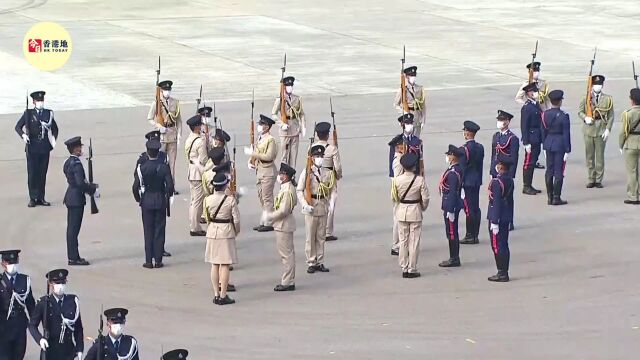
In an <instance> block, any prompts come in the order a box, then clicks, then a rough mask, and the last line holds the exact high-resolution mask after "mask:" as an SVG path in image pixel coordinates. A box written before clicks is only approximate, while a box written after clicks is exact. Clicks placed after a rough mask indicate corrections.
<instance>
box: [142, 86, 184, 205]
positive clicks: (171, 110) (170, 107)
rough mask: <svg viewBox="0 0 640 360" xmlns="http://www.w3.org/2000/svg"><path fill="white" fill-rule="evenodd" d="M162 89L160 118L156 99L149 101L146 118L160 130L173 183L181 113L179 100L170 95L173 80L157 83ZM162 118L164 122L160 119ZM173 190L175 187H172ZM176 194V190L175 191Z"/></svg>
mask: <svg viewBox="0 0 640 360" xmlns="http://www.w3.org/2000/svg"><path fill="white" fill-rule="evenodd" d="M158 86H159V87H160V89H161V90H162V95H161V97H160V102H161V103H162V104H161V105H162V106H161V110H162V118H161V117H159V116H158V114H157V113H156V101H155V100H154V101H153V103H151V108H150V109H149V115H147V120H148V121H149V124H151V125H152V126H153V127H154V128H156V129H157V130H159V131H160V133H161V137H160V142H161V143H162V145H163V148H162V150H163V151H164V152H165V153H167V158H168V161H169V168H171V176H172V177H173V183H174V184H175V182H176V155H177V154H178V144H179V143H180V137H182V115H181V114H180V100H178V99H176V98H174V97H172V96H171V87H172V86H173V81H171V80H164V81H161V82H159V83H158ZM162 119H164V122H163V121H162ZM174 191H175V189H174ZM175 194H176V195H177V194H178V192H177V191H175Z"/></svg>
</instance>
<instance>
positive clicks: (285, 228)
mask: <svg viewBox="0 0 640 360" xmlns="http://www.w3.org/2000/svg"><path fill="white" fill-rule="evenodd" d="M297 204H298V200H297V198H296V188H295V187H294V186H293V184H292V183H291V181H289V182H287V183H285V184H282V185H281V186H280V192H279V193H278V196H276V200H275V203H274V205H273V213H271V214H269V218H270V219H271V220H273V228H274V229H275V230H277V231H282V232H294V231H296V219H295V218H294V217H293V208H295V207H296V205H297Z"/></svg>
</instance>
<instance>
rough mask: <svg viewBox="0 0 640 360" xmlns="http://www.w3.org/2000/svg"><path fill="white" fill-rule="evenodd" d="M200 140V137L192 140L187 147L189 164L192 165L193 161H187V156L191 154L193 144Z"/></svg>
mask: <svg viewBox="0 0 640 360" xmlns="http://www.w3.org/2000/svg"><path fill="white" fill-rule="evenodd" d="M198 139H200V137H197V138H195V139H193V141H192V142H191V145H189V151H187V160H189V164H193V161H191V159H189V154H191V149H192V148H193V144H194V143H195V142H196V140H198ZM227 153H228V152H227Z"/></svg>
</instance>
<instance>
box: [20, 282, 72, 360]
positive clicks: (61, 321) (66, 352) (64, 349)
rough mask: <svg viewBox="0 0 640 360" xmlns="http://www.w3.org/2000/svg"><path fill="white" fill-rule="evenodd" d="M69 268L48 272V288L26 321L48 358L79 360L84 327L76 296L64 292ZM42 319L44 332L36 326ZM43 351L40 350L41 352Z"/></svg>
mask: <svg viewBox="0 0 640 360" xmlns="http://www.w3.org/2000/svg"><path fill="white" fill-rule="evenodd" d="M68 275H69V271H67V270H65V269H56V270H52V271H50V272H49V273H47V276H46V277H47V279H48V285H49V290H50V291H51V293H50V294H49V292H48V291H47V294H49V295H46V296H43V297H41V298H40V300H38V303H37V304H36V307H35V310H34V312H33V316H32V317H31V319H30V321H29V332H30V333H31V336H32V337H33V339H34V340H35V341H36V343H37V344H38V345H39V346H40V348H41V349H42V351H43V352H45V353H46V354H45V355H46V358H47V359H56V360H58V359H60V360H73V359H75V358H76V357H77V359H78V360H82V353H83V352H84V329H83V328H82V317H81V316H80V302H79V300H78V297H77V296H75V295H71V294H66V291H65V288H66V284H67V276H68ZM40 323H42V326H43V332H44V334H46V337H45V335H43V334H42V333H41V332H40V329H39V326H40ZM41 355H42V354H41Z"/></svg>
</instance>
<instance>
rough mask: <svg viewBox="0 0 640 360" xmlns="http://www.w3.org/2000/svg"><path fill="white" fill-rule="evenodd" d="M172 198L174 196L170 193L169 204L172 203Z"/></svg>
mask: <svg viewBox="0 0 640 360" xmlns="http://www.w3.org/2000/svg"><path fill="white" fill-rule="evenodd" d="M173 198H174V196H173V195H171V196H170V197H169V204H170V205H173Z"/></svg>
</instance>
